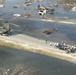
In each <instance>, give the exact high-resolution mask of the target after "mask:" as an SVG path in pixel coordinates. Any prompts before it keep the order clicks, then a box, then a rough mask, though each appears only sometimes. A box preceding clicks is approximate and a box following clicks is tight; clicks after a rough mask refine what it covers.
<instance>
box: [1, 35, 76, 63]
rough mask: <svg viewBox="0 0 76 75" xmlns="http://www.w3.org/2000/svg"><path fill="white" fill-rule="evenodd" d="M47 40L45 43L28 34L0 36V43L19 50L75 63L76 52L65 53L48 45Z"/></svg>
mask: <svg viewBox="0 0 76 75" xmlns="http://www.w3.org/2000/svg"><path fill="white" fill-rule="evenodd" d="M49 43H50V42H49V41H48V42H47V43H46V42H45V40H41V39H36V38H34V37H31V36H28V35H22V34H18V35H12V36H9V37H7V36H0V45H1V46H6V47H11V48H16V49H19V50H24V51H29V52H33V53H38V54H42V55H46V56H51V57H54V58H58V59H62V60H66V61H69V62H72V63H76V54H75V53H69V54H67V53H66V52H65V51H63V50H59V49H58V48H55V47H54V46H50V45H49Z"/></svg>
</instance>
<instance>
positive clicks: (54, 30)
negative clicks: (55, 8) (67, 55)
mask: <svg viewBox="0 0 76 75" xmlns="http://www.w3.org/2000/svg"><path fill="white" fill-rule="evenodd" d="M57 31H58V29H51V30H45V31H43V33H45V34H47V35H49V34H51V33H53V32H57Z"/></svg>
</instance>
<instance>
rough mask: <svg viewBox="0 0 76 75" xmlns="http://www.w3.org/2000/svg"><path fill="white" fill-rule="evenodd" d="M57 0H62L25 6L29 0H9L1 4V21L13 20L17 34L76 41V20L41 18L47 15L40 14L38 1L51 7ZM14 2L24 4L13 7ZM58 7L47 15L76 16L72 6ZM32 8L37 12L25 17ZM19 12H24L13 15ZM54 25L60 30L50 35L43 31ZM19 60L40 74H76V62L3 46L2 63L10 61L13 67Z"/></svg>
mask: <svg viewBox="0 0 76 75" xmlns="http://www.w3.org/2000/svg"><path fill="white" fill-rule="evenodd" d="M57 1H58V0H55V1H54V0H51V2H50V0H48V1H47V0H42V2H34V3H32V4H31V5H30V6H26V7H25V6H23V4H24V3H25V0H6V1H5V3H4V7H3V8H0V22H3V21H5V20H9V23H10V27H11V28H12V30H13V31H14V34H15V35H18V34H23V35H25V34H28V35H30V36H32V37H35V38H38V39H43V40H46V39H47V40H48V41H53V42H61V41H64V42H65V43H67V44H72V45H76V25H75V24H64V23H58V22H47V21H41V20H42V19H45V18H44V17H41V16H39V15H38V11H37V6H38V5H40V4H44V5H45V6H46V7H49V5H51V4H52V2H53V3H56V2H57ZM13 5H20V7H19V8H13ZM54 9H55V10H56V12H55V14H54V15H50V14H47V15H46V17H49V18H51V17H52V18H53V17H68V18H69V19H75V18H76V12H72V11H71V10H69V11H66V10H64V9H63V6H61V5H60V6H59V7H58V8H56V7H54ZM28 12H29V13H31V14H33V16H30V18H26V17H24V16H25V14H26V13H28ZM16 13H17V14H21V15H22V16H20V17H17V16H13V14H16ZM37 19H39V20H37ZM12 23H13V25H12ZM18 26H19V27H18ZM53 28H56V29H58V31H57V32H56V33H53V34H50V35H45V34H44V33H43V31H45V30H50V29H53ZM12 36H13V35H12ZM17 64H23V65H24V67H26V68H32V69H35V70H37V73H36V75H50V74H52V75H73V74H74V75H75V74H76V64H73V63H70V62H66V61H63V60H59V59H55V58H52V57H47V56H43V55H39V54H34V53H29V52H26V51H21V50H16V49H11V48H6V47H0V67H4V66H6V65H7V67H9V68H11V67H13V66H16V65H17Z"/></svg>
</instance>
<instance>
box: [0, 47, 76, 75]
mask: <svg viewBox="0 0 76 75" xmlns="http://www.w3.org/2000/svg"><path fill="white" fill-rule="evenodd" d="M16 64H23V65H24V67H26V68H32V69H34V70H35V71H37V75H50V74H51V75H75V74H76V64H72V63H69V62H66V61H63V60H59V59H55V58H52V57H47V56H43V55H39V54H33V53H29V52H26V51H20V50H16V49H11V48H6V47H0V67H3V66H6V67H8V68H11V67H14V66H15V65H16Z"/></svg>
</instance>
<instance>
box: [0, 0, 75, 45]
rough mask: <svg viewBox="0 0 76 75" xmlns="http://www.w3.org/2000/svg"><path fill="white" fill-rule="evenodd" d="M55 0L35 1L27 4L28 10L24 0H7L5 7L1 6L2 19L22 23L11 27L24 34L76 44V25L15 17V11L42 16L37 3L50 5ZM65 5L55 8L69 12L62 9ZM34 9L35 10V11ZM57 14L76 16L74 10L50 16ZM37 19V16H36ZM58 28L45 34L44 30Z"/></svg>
mask: <svg viewBox="0 0 76 75" xmlns="http://www.w3.org/2000/svg"><path fill="white" fill-rule="evenodd" d="M55 2H57V1H56V0H55V1H52V2H50V1H46V0H43V1H42V2H38V3H33V4H31V5H30V6H27V8H26V10H25V9H24V8H25V7H22V5H23V4H24V3H25V1H24V0H17V1H16V0H7V1H6V2H5V7H4V8H0V19H4V20H9V21H10V22H13V23H16V24H19V25H20V28H17V27H14V26H11V28H14V29H16V30H17V29H18V30H17V31H18V33H19V32H21V33H23V34H25V33H26V34H29V35H31V36H34V37H36V38H41V39H44V40H46V39H47V40H49V41H55V42H61V41H64V42H65V43H69V44H76V38H75V37H76V26H75V25H70V24H61V23H51V22H43V21H42V22H41V21H35V20H30V21H29V20H26V19H20V20H18V18H21V17H14V16H13V14H14V13H18V14H22V15H25V13H27V12H31V13H32V14H35V15H37V17H36V18H40V17H39V16H38V13H37V11H36V8H37V5H39V4H44V5H45V6H47V7H48V4H50V3H55ZM17 4H19V5H20V8H13V7H12V6H13V5H17ZM62 8H63V7H62V6H60V7H58V8H55V9H56V10H57V11H62V12H67V11H65V10H63V9H62ZM33 11H34V12H33ZM55 16H64V17H65V16H66V17H67V16H69V17H71V18H75V13H74V12H67V13H66V14H62V13H55V14H54V15H50V16H49V17H55ZM34 19H35V18H34ZM52 28H57V29H58V32H56V33H54V34H51V35H45V34H43V31H44V30H48V29H52Z"/></svg>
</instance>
